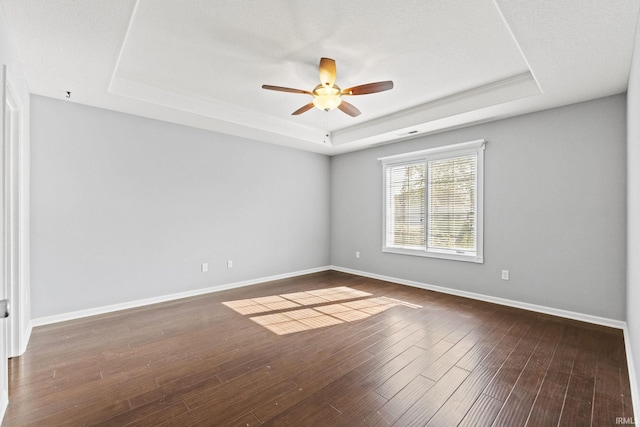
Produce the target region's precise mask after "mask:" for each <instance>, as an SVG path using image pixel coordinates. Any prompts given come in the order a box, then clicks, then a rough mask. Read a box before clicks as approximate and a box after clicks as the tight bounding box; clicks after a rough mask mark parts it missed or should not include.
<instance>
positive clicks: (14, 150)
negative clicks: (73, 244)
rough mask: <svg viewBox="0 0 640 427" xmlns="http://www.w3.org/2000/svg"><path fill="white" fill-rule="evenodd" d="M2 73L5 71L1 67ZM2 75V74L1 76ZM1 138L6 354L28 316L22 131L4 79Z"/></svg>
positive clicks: (20, 347)
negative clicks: (6, 301) (6, 314)
mask: <svg viewBox="0 0 640 427" xmlns="http://www.w3.org/2000/svg"><path fill="white" fill-rule="evenodd" d="M5 76H6V71H5ZM5 79H6V77H5ZM4 89H5V105H4V108H5V116H4V117H5V119H6V123H5V129H4V132H5V139H4V146H3V170H4V177H3V178H4V188H3V190H4V191H3V209H4V215H3V216H4V224H3V225H4V233H3V240H4V242H3V244H4V256H3V264H4V272H3V280H4V281H5V289H6V293H7V294H6V298H7V299H9V301H10V307H11V312H12V313H11V315H10V316H9V318H8V319H7V342H8V348H7V351H8V357H16V356H19V355H21V354H22V353H24V351H25V350H26V347H27V344H28V338H29V332H30V330H31V327H30V319H29V317H28V313H29V309H28V305H27V304H28V300H29V296H28V291H29V289H28V288H29V287H28V286H26V284H25V278H26V275H27V274H28V269H27V266H28V264H27V262H28V257H29V254H28V252H27V251H26V249H27V248H28V246H27V245H26V242H27V240H26V235H25V225H26V219H27V218H26V216H25V207H26V205H25V201H26V198H25V196H26V194H25V181H26V179H25V178H26V176H25V173H24V172H25V162H24V160H25V154H26V153H25V147H24V145H25V144H24V135H23V129H22V126H23V117H22V112H23V109H22V107H21V105H20V103H19V101H18V98H17V96H16V95H15V93H14V91H13V89H12V86H11V84H10V82H9V81H8V79H6V80H5V85H4Z"/></svg>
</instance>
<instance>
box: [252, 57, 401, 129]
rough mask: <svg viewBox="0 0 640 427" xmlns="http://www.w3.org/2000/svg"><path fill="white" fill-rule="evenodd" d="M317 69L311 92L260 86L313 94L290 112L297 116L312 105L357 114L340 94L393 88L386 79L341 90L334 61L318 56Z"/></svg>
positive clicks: (275, 87) (361, 93)
mask: <svg viewBox="0 0 640 427" xmlns="http://www.w3.org/2000/svg"><path fill="white" fill-rule="evenodd" d="M318 71H319V74H320V84H319V85H318V86H316V87H315V88H314V89H313V91H311V92H309V91H308V90H301V89H292V88H289V87H282V86H272V85H262V88H263V89H268V90H277V91H280V92H291V93H302V94H305V95H311V96H313V100H312V101H311V102H310V103H308V104H306V105H304V106H302V107H300V108H298V109H297V110H296V111H294V112H293V113H291V115H292V116H297V115H298V114H302V113H304V112H305V111H309V110H310V109H312V108H313V107H317V108H319V109H321V110H325V111H330V110H333V109H335V108H338V109H339V110H340V111H342V112H344V113H346V114H348V115H350V116H351V117H356V116H359V115H360V110H358V109H357V108H356V107H355V106H353V105H352V104H349V103H348V102H347V101H345V100H344V99H342V96H352V95H366V94H369V93H377V92H383V91H385V90H389V89H393V82H392V81H391V80H387V81H384V82H376V83H367V84H364V85H359V86H353V87H350V88H348V89H344V90H342V89H340V87H338V85H336V84H335V81H336V61H335V60H333V59H331V58H320V65H319V66H318Z"/></svg>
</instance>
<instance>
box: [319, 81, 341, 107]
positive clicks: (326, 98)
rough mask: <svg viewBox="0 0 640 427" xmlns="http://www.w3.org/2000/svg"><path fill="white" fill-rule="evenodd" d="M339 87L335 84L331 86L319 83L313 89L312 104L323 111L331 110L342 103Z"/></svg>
mask: <svg viewBox="0 0 640 427" xmlns="http://www.w3.org/2000/svg"><path fill="white" fill-rule="evenodd" d="M340 95H341V92H340V88H339V87H338V86H336V85H333V86H331V87H327V86H323V85H322V84H319V85H318V86H316V87H315V89H313V101H312V102H313V105H314V106H315V107H316V108H319V109H321V110H324V111H331V110H335V109H336V108H338V106H339V105H340V104H341V103H342V98H340Z"/></svg>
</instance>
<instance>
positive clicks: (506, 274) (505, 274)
mask: <svg viewBox="0 0 640 427" xmlns="http://www.w3.org/2000/svg"><path fill="white" fill-rule="evenodd" d="M502 280H509V270H502Z"/></svg>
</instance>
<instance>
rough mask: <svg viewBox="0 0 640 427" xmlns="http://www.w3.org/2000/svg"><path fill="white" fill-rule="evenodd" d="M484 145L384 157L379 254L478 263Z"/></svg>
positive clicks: (467, 144)
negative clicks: (381, 245)
mask: <svg viewBox="0 0 640 427" xmlns="http://www.w3.org/2000/svg"><path fill="white" fill-rule="evenodd" d="M484 145H485V141H484V140H479V141H471V142H464V143H461V144H455V145H449V146H445V147H437V148H432V149H429V150H422V151H416V152H413V153H406V154H400V155H396V156H390V157H383V158H381V159H379V160H380V161H381V162H382V169H383V177H384V221H383V241H384V242H383V248H382V250H383V251H384V252H392V253H400V254H407V255H419V256H427V257H435V258H445V259H453V260H459V261H469V262H477V263H482V262H483V255H482V199H483V197H482V195H483V188H482V184H483V163H484V161H483V154H484Z"/></svg>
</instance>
